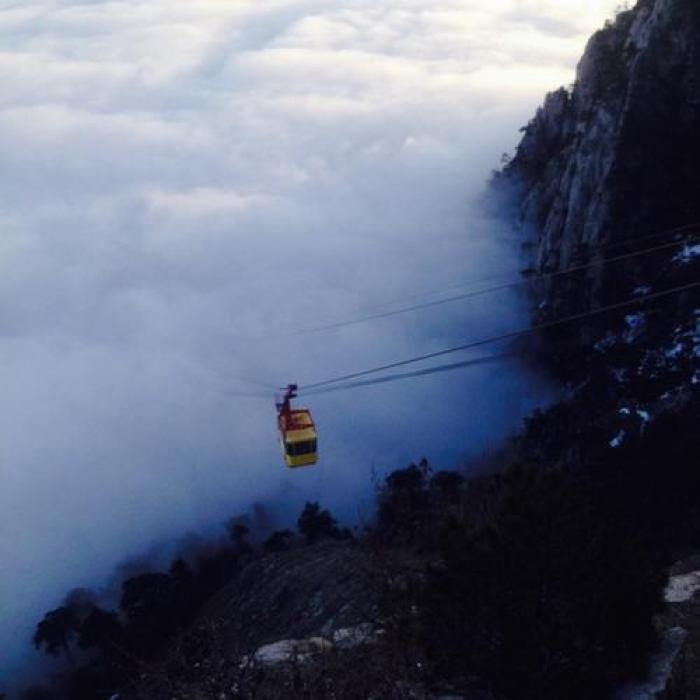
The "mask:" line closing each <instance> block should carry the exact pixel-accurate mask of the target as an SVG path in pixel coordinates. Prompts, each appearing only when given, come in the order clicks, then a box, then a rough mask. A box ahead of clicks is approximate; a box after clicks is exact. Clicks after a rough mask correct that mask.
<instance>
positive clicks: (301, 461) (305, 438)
mask: <svg viewBox="0 0 700 700" xmlns="http://www.w3.org/2000/svg"><path fill="white" fill-rule="evenodd" d="M296 395H297V385H296V384H290V385H289V386H288V387H287V388H286V389H285V391H284V395H283V396H282V398H281V399H278V400H277V402H276V406H277V427H278V428H279V431H280V444H281V445H282V454H283V456H284V461H285V464H286V465H287V466H288V467H290V468H291V469H295V468H296V467H308V466H311V465H312V464H316V462H318V438H317V436H316V426H315V425H314V421H313V418H312V417H311V412H310V411H309V410H308V409H307V408H296V409H294V408H292V406H291V400H292V399H293V398H295V397H296Z"/></svg>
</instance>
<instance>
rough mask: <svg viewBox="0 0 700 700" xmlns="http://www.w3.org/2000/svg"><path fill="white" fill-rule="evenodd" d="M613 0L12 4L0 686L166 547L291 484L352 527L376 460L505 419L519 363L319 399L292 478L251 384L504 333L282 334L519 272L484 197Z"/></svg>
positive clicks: (1, 128) (417, 452)
mask: <svg viewBox="0 0 700 700" xmlns="http://www.w3.org/2000/svg"><path fill="white" fill-rule="evenodd" d="M614 4H615V3H614V2H602V1H601V2H599V3H593V2H591V3H588V4H586V5H584V7H583V8H582V7H581V4H580V2H576V3H574V2H573V0H567V1H566V2H562V1H561V0H557V1H556V2H554V0H551V1H547V2H543V1H540V2H535V1H534V0H533V1H529V2H523V1H521V2H518V1H516V0H494V1H493V2H491V3H488V4H484V3H483V2H481V1H480V0H479V1H478V2H477V1H476V0H444V1H443V2H441V3H439V4H438V5H436V6H433V7H430V8H429V9H426V6H425V2H423V0H421V1H420V2H418V0H387V1H386V2H384V3H379V4H377V3H376V2H370V1H369V0H350V1H348V2H344V3H341V2H337V1H336V2H330V3H329V2H321V1H320V0H318V1H313V0H306V1H301V0H298V1H294V0H275V1H271V0H267V1H266V2H265V3H264V4H261V3H259V2H257V1H253V0H251V1H249V2H242V1H240V0H239V1H237V2H235V3H231V2H230V1H229V0H198V2H196V3H193V2H189V1H186V0H168V2H165V1H164V0H149V2H144V1H143V0H113V1H111V2H73V1H72V0H52V1H48V0H47V1H46V2H32V1H31V0H30V1H28V2H25V3H23V4H22V5H21V6H15V7H8V8H4V9H1V10H0V42H1V44H2V46H3V50H2V52H1V53H0V178H2V182H3V187H2V190H1V191H0V231H1V233H0V334H2V343H0V386H1V387H2V394H0V417H1V420H0V486H1V488H0V562H2V566H3V575H2V578H1V579H0V647H2V648H3V650H4V654H3V656H4V658H3V660H2V661H1V662H0V674H2V672H5V673H6V674H8V675H10V674H11V673H12V672H13V670H14V669H15V668H16V667H17V664H18V659H19V658H20V657H21V656H23V655H24V654H25V652H26V650H27V649H28V648H29V643H28V640H29V636H30V634H31V625H32V623H34V622H35V621H36V617H37V615H39V614H40V613H41V612H43V611H45V610H46V609H48V608H49V607H50V606H51V605H54V604H56V603H58V602H59V601H60V598H61V596H62V594H63V593H64V592H65V591H66V590H67V589H68V588H69V587H71V586H73V585H78V584H85V585H98V584H99V582H100V581H101V580H102V579H103V578H104V577H105V576H107V575H108V574H109V573H110V571H111V570H112V568H113V567H114V566H115V565H116V564H117V563H118V562H119V561H120V560H121V559H123V558H124V557H126V556H127V555H129V554H130V553H134V552H136V551H138V550H139V549H142V548H143V549H145V548H147V547H148V545H149V544H150V543H152V542H155V541H158V540H159V539H162V538H168V537H173V536H177V535H179V534H180V533H182V532H184V531H186V530H188V529H194V530H199V531H204V530H206V529H207V528H212V527H215V526H216V524H217V523H218V522H219V521H220V520H222V519H223V518H224V517H226V516H227V515H229V514H230V513H232V512H235V511H237V510H239V509H242V508H245V507H246V506H247V504H248V503H249V502H250V501H251V499H253V498H260V499H276V498H277V497H278V496H279V494H280V493H286V494H292V495H291V496H290V495H288V496H287V503H286V507H287V512H288V513H289V514H290V515H292V514H294V515H295V514H296V510H297V508H298V506H299V504H300V502H301V501H302V500H303V499H304V498H321V499H322V500H323V501H324V502H325V503H326V504H328V505H330V506H331V507H332V508H333V509H334V510H335V511H336V512H338V513H340V514H342V515H344V516H345V517H350V516H351V515H352V513H353V512H354V508H355V505H356V503H357V501H358V499H360V498H362V497H363V496H365V495H366V492H367V488H368V486H369V474H370V469H371V466H372V464H374V465H375V466H376V467H377V468H378V469H379V470H380V471H381V470H384V469H390V468H394V467H397V466H401V465H402V464H403V463H404V462H405V461H407V460H410V459H415V458H419V457H420V456H422V454H424V453H425V454H427V455H428V456H429V457H432V458H434V459H435V460H436V461H437V462H438V464H439V465H440V466H448V467H449V466H453V465H455V464H458V463H459V461H460V460H461V459H462V457H463V456H464V455H466V454H470V453H471V454H473V453H476V452H479V451H480V450H483V449H486V448H487V446H488V445H489V444H491V443H492V441H494V440H497V439H498V438H499V437H501V436H502V435H503V434H505V433H506V432H507V431H508V430H509V429H511V428H512V427H513V426H514V425H515V424H516V423H517V421H518V419H519V418H520V416H522V414H523V412H524V411H525V410H526V409H527V407H528V406H529V403H528V401H529V400H530V399H529V394H528V391H527V378H525V377H522V376H521V375H520V373H519V372H518V370H517V368H510V369H508V368H506V369H504V368H500V369H485V370H483V371H480V372H479V373H474V374H464V375H460V376H459V377H450V378H447V377H438V378H433V379H430V380H422V381H416V382H413V383H407V384H400V385H395V386H394V387H393V388H391V389H387V388H382V389H376V390H374V389H366V390H358V391H357V392H356V393H352V394H350V393H348V394H337V395H329V397H327V398H322V397H318V399H316V400H315V401H314V406H313V408H314V411H315V414H316V415H317V420H318V422H319V425H320V429H321V434H322V446H323V457H324V461H323V465H322V466H321V467H320V468H318V469H315V470H309V471H307V472H305V473H301V474H295V475H294V479H293V481H292V480H290V479H291V477H287V476H286V475H285V474H284V473H283V471H282V467H281V466H280V460H279V457H278V454H277V445H276V437H275V433H274V415H273V412H272V407H271V403H270V402H269V401H262V402H256V401H244V400H243V399H242V398H241V397H237V396H236V394H237V393H241V392H242V393H246V392H248V391H250V390H251V388H253V389H254V390H255V386H254V385H248V386H246V385H245V384H241V382H240V381H239V379H238V378H239V377H240V376H247V377H254V378H256V379H263V380H264V381H267V382H269V383H272V384H276V383H281V382H288V381H293V380H298V381H300V382H302V383H303V382H306V381H308V380H316V379H324V378H326V377H327V376H330V375H335V374H337V373H344V372H349V371H353V370H355V369H362V368H365V367H367V366H373V365H375V364H381V363H383V362H385V361H391V360H393V359H396V358H402V357H406V356H411V355H415V354H420V353H422V352H426V351H430V350H433V349H439V348H441V347H444V346H445V345H446V344H451V343H452V342H454V341H455V339H459V340H462V339H466V338H469V337H473V336H476V335H481V334H484V333H489V332H492V331H498V330H501V329H503V328H504V327H509V326H512V325H513V324H517V323H519V322H520V321H519V318H520V312H519V309H518V307H517V304H516V303H515V301H514V300H513V299H512V298H510V297H507V296H501V297H493V298H484V299H482V300H481V302H480V303H478V304H471V305H461V306H460V305H453V306H446V307H443V308H441V309H439V310H435V311H434V312H433V313H431V314H421V315H407V316H403V317H397V318H394V319H391V320H386V321H385V322H382V323H377V324H371V325H357V326H350V327H347V328H344V329H342V330H340V331H337V332H335V333H331V334H324V335H317V336H303V337H291V338H288V339H286V340H284V341H282V340H274V341H273V340H270V339H269V336H271V335H276V334H279V333H282V332H284V331H286V330H294V329H297V328H300V327H308V326H315V325H318V323H319V322H321V323H323V322H325V321H327V320H334V319H342V318H346V317H352V316H355V315H356V314H357V313H358V310H360V311H362V310H363V309H371V308H374V307H376V306H377V305H378V304H380V303H382V302H383V301H385V300H393V299H402V298H405V297H410V296H412V295H415V294H417V293H420V292H421V291H423V290H434V289H441V288H444V287H446V286H448V285H450V284H452V283H456V282H459V281H463V280H465V279H469V278H473V277H476V278H481V277H483V276H484V275H489V274H492V272H493V271H498V272H503V270H504V269H505V270H508V269H510V270H515V269H517V260H515V259H514V258H512V257H510V256H509V254H508V253H507V251H506V250H505V249H504V247H503V246H502V244H501V241H500V238H499V232H498V231H496V230H495V229H494V227H493V224H492V223H491V222H489V221H486V220H484V218H483V217H482V216H481V214H480V213H479V211H478V209H477V208H476V206H475V200H476V199H477V198H478V196H479V193H480V192H481V190H482V188H483V185H484V182H485V179H486V177H487V176H488V174H489V172H490V170H491V169H492V168H493V167H494V166H495V165H496V164H497V163H498V159H499V156H500V154H501V152H502V151H504V150H506V149H509V148H511V147H512V146H513V145H514V144H515V141H516V139H517V135H518V134H517V127H518V126H520V125H521V124H522V123H523V122H524V121H525V120H527V119H528V118H529V116H530V115H531V114H532V112H533V110H534V108H535V107H536V105H537V104H538V103H539V102H540V101H541V98H542V95H543V92H544V91H545V90H548V89H551V88H554V87H556V86H557V85H558V84H560V83H567V82H570V80H571V78H572V76H573V68H574V62H575V60H576V58H577V56H578V54H579V53H580V51H581V49H582V47H583V44H584V42H585V39H586V35H587V34H588V33H589V32H590V31H591V30H592V29H593V28H594V27H595V26H596V25H597V24H599V23H600V22H601V21H602V19H603V18H604V16H605V15H606V14H607V13H608V12H609V11H610V10H611V9H612V6H613V5H614ZM266 337H267V338H268V339H267V340H265V339H264V338H266ZM484 397H488V398H487V400H485V399H484ZM505 397H507V398H505ZM12 675H14V673H12Z"/></svg>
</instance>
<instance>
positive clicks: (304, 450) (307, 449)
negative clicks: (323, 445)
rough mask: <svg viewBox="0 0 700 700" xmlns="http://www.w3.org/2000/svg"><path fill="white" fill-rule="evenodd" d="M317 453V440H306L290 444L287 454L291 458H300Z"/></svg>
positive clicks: (288, 444)
mask: <svg viewBox="0 0 700 700" xmlns="http://www.w3.org/2000/svg"><path fill="white" fill-rule="evenodd" d="M314 452H316V440H305V441H304V442H288V443H287V454H288V455H289V456H290V457H299V456H301V455H308V454H312V453H314Z"/></svg>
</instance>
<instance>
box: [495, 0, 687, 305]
mask: <svg viewBox="0 0 700 700" xmlns="http://www.w3.org/2000/svg"><path fill="white" fill-rule="evenodd" d="M698 124H700V3H697V2H696V1H695V0H640V2H639V3H638V4H637V6H636V7H635V8H634V9H632V10H628V11H625V12H622V13H620V14H618V16H617V18H616V20H615V21H614V22H611V23H609V24H608V25H607V26H606V27H605V28H604V29H603V30H601V31H599V32H598V33H597V34H595V35H594V36H593V37H592V39H591V40H590V42H589V44H588V47H587V49H586V52H585V55H584V57H583V59H582V60H581V62H580V64H579V66H578V71H577V77H576V83H575V84H574V86H573V88H572V89H571V90H570V91H569V90H566V89H563V88H562V89H560V90H558V91H556V92H554V93H552V94H550V95H548V97H547V98H546V101H545V103H544V105H543V107H542V108H541V109H540V110H539V111H538V112H537V114H536V116H535V118H534V119H533V120H532V121H531V122H530V123H529V124H528V125H527V127H525V129H524V137H523V139H522V142H521V144H520V146H519V147H518V149H517V152H516V155H515V157H514V158H513V160H512V161H511V163H510V164H509V166H508V167H507V168H506V169H505V171H504V177H502V178H501V182H503V181H507V182H509V183H511V184H515V185H516V186H517V188H518V196H517V199H518V224H519V226H520V227H521V228H522V230H523V231H524V235H525V237H526V240H528V241H529V242H530V244H531V246H534V253H533V255H532V260H531V263H532V267H533V268H534V270H533V271H534V272H537V273H552V272H558V271H562V270H566V269H568V268H571V267H572V266H575V265H579V264H580V263H582V262H588V261H592V262H594V261H595V260H596V259H600V258H601V257H605V256H603V255H602V250H604V247H605V246H608V245H610V244H615V245H618V244H622V243H624V242H634V241H641V239H644V240H645V241H646V242H647V243H648V245H653V241H651V242H649V238H648V237H649V236H650V234H655V233H657V232H660V231H663V230H667V229H671V228H674V227H685V226H687V225H688V224H698V223H700V183H699V182H698V180H697V176H696V171H697V164H698V163H699V162H700V138H698V132H697V128H698ZM637 247H643V246H641V244H640V246H637ZM628 249H629V248H627V249H625V248H619V249H616V251H615V252H616V254H619V253H620V252H625V251H626V250H628ZM656 265H658V259H654V258H651V259H638V260H635V261H634V262H633V263H631V264H630V265H628V266H627V267H626V269H625V272H626V273H629V274H625V275H624V277H625V283H624V284H623V285H621V284H620V277H621V275H620V267H619V266H612V267H604V266H599V267H592V268H590V269H589V270H587V271H586V272H585V273H582V274H581V275H580V276H577V278H576V279H575V280H573V281H574V282H575V284H576V289H577V290H578V291H580V290H583V291H584V293H576V294H573V293H569V292H572V291H573V290H572V279H571V278H567V279H566V280H560V279H558V278H555V279H554V280H552V281H550V282H548V283H547V284H546V285H544V289H543V290H542V298H541V299H540V301H543V302H544V305H543V310H544V313H543V315H544V316H546V315H547V310H549V311H551V312H552V315H556V313H554V312H560V311H571V310H574V309H575V310H580V309H581V308H585V307H588V306H590V305H593V304H595V303H600V302H604V301H608V300H611V299H615V298H619V295H620V294H621V293H625V292H626V293H631V292H632V291H633V290H634V288H635V287H636V286H637V285H638V284H640V283H641V281H645V280H646V279H647V278H648V276H649V275H648V272H649V269H650V268H653V267H654V266H656ZM640 280H641V281H640ZM616 295H617V296H616Z"/></svg>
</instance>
